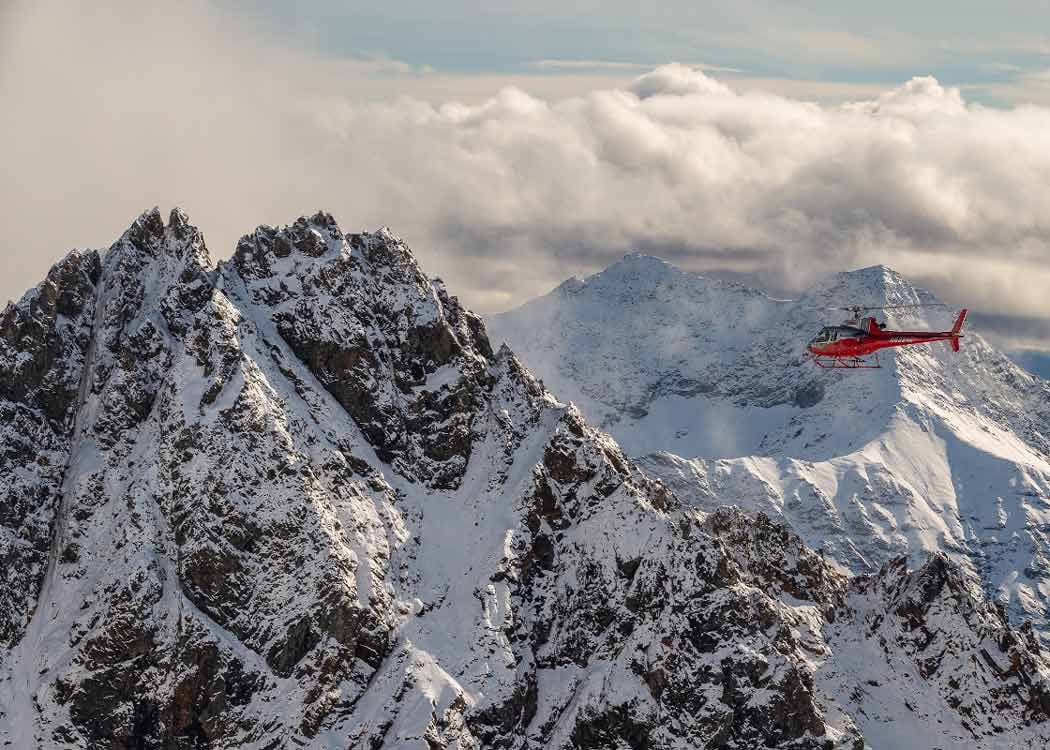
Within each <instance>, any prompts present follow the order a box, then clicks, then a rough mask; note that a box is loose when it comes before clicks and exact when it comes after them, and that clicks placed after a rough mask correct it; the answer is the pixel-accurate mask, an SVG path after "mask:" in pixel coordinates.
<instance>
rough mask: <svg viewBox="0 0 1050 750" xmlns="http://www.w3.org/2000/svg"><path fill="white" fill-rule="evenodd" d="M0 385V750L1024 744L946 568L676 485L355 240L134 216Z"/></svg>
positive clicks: (1036, 669)
mask: <svg viewBox="0 0 1050 750" xmlns="http://www.w3.org/2000/svg"><path fill="white" fill-rule="evenodd" d="M0 375H2V376H3V377H2V380H0V382H2V383H3V390H2V392H0V410H2V413H3V414H4V415H10V416H9V417H8V418H7V419H6V420H5V422H4V423H3V429H2V430H0V486H2V487H4V491H3V492H4V494H3V495H2V503H0V532H2V534H3V540H2V541H3V545H4V546H3V547H2V548H0V549H2V552H3V555H4V560H5V564H6V565H5V576H4V577H3V579H2V580H0V597H2V601H3V603H4V605H5V608H4V617H5V619H4V620H3V621H2V624H3V630H2V631H0V636H2V639H3V640H2V642H0V747H13V748H33V747H39V748H142V747H155V748H179V749H182V748H191V747H192V748H201V747H207V748H259V749H260V750H262V749H263V748H266V749H267V750H270V749H275V748H286V747H287V748H317V749H319V750H320V749H322V748H333V749H334V748H346V747H355V748H356V747H361V748H406V747H412V748H435V747H449V748H482V747H484V748H489V747H493V748H495V747H502V748H547V747H555V748H561V747H579V748H612V747H625V746H632V747H668V748H673V747H681V748H694V747H711V748H714V747H733V746H736V747H754V746H766V747H784V748H788V747H790V748H814V749H816V748H826V747H842V748H858V747H862V746H864V738H865V737H870V738H872V739H871V741H870V742H869V744H872V743H874V746H885V745H884V744H883V743H884V742H888V741H890V739H893V738H894V735H893V734H892V732H893V729H892V727H893V726H895V725H896V724H897V722H900V721H904V720H905V718H907V721H908V722H909V723H907V724H906V726H907V727H908V728H909V734H908V737H906V738H905V740H904V741H897V740H894V742H895V744H896V745H897V746H900V747H909V746H911V747H916V748H928V747H934V746H940V745H943V746H948V745H953V744H958V742H961V741H965V742H970V743H972V744H974V745H976V746H982V745H984V744H987V743H991V742H992V741H993V739H994V741H1005V742H1008V743H1014V744H1017V745H1020V746H1026V745H1034V746H1040V745H1043V744H1046V743H1047V742H1048V741H1050V661H1048V660H1047V658H1046V657H1045V656H1044V655H1042V654H1041V652H1040V651H1039V644H1038V643H1037V642H1036V641H1035V640H1034V638H1033V637H1032V636H1031V633H1030V631H1025V630H1016V629H1013V628H1011V627H1010V625H1009V624H1008V623H1007V621H1006V620H1005V618H1004V616H1003V614H1002V613H1001V612H1000V611H999V610H998V609H996V608H995V607H994V606H992V605H990V604H989V603H988V602H987V601H986V600H985V599H984V597H983V594H982V592H981V590H980V587H979V586H977V587H975V586H974V585H973V582H972V581H973V579H972V578H970V577H969V576H968V574H967V572H966V571H965V570H963V569H961V568H958V567H957V566H955V565H954V564H952V563H950V562H947V561H946V560H943V559H941V558H935V559H934V560H933V561H931V562H929V563H927V564H925V565H924V566H923V567H922V568H921V569H920V570H917V571H915V572H908V571H907V570H906V569H905V566H904V564H903V562H902V561H895V562H894V563H893V564H892V565H889V566H887V567H886V568H884V569H883V570H881V571H879V572H877V573H873V574H872V575H871V576H867V577H861V578H850V577H849V576H847V575H844V574H843V573H842V572H841V571H839V570H837V569H836V568H835V567H834V566H833V565H831V564H830V563H829V562H828V561H826V560H825V559H823V558H822V557H821V556H820V555H818V554H817V553H815V552H813V551H812V550H810V549H808V548H806V547H805V546H804V545H803V543H802V541H801V540H800V539H799V538H798V537H797V536H795V535H793V534H792V533H791V532H790V531H788V529H786V528H785V527H784V526H782V525H780V524H778V523H776V522H774V521H772V520H770V519H769V518H767V517H765V516H762V515H759V516H757V517H754V516H747V515H744V514H742V513H741V512H739V511H736V510H732V509H720V510H716V511H714V512H711V513H705V512H701V511H699V510H697V509H696V508H694V507H690V506H688V505H683V504H682V503H681V502H680V500H679V499H678V498H676V497H675V495H674V494H672V493H670V492H668V490H667V489H666V488H665V487H664V486H663V485H661V484H660V483H659V482H657V481H654V480H653V479H651V478H649V477H648V476H647V475H646V474H644V473H642V472H640V471H638V470H637V469H636V468H635V466H634V465H633V464H632V463H631V462H630V461H629V460H628V459H627V457H626V456H625V455H624V453H623V452H622V451H621V449H620V448H619V446H618V445H617V444H616V443H615V442H614V441H613V440H612V439H611V438H610V437H609V436H608V435H606V434H604V433H602V432H600V431H597V430H596V429H594V428H592V427H590V426H588V424H587V423H586V422H585V421H584V419H583V418H582V417H581V415H580V413H579V412H578V411H577V410H576V409H574V408H572V407H569V406H566V405H565V404H563V403H561V402H559V401H558V400H556V399H555V398H554V397H553V396H552V395H551V394H550V393H549V392H548V391H547V390H545V389H544V388H543V387H542V385H541V384H540V383H539V382H538V381H537V380H535V379H534V378H533V376H532V375H531V374H530V373H529V372H528V371H527V370H525V369H524V368H523V367H522V366H521V364H520V363H519V361H518V360H517V358H516V357H515V356H514V354H513V353H511V352H510V350H508V349H506V348H501V349H500V350H499V351H493V349H492V348H491V347H490V345H489V340H488V337H487V335H486V332H485V328H484V326H483V325H482V324H481V321H480V319H478V318H477V317H476V316H475V315H473V314H472V313H470V312H469V311H467V310H465V309H463V307H462V306H461V305H460V304H459V302H458V301H457V300H456V298H455V297H451V296H449V295H448V293H447V292H446V291H445V290H444V289H443V288H442V287H441V286H440V284H437V283H435V282H432V281H430V280H428V279H427V277H426V276H425V275H423V273H422V272H421V270H420V269H419V267H418V265H417V264H416V262H415V260H414V258H413V257H412V255H411V253H410V252H409V250H408V249H407V248H406V247H405V245H404V244H403V243H402V242H401V241H400V240H399V239H398V238H397V237H395V236H394V235H392V234H391V233H389V232H388V231H386V230H381V231H379V232H376V233H373V234H344V233H343V232H342V231H341V230H340V229H339V227H338V226H337V225H336V223H335V221H334V220H333V219H332V217H331V216H328V215H327V214H323V213H321V214H317V215H315V216H313V217H310V218H308V219H307V218H302V219H300V220H298V221H296V222H295V223H294V224H292V225H290V226H288V227H283V228H280V229H275V228H271V227H260V228H258V229H257V230H256V231H255V232H254V233H252V234H250V235H247V236H245V237H244V238H243V239H242V240H241V242H240V243H239V245H238V247H237V250H236V252H235V254H234V256H233V258H232V259H231V260H230V261H229V262H225V263H221V264H219V265H218V266H215V265H213V264H212V263H211V261H210V259H209V256H208V252H207V249H206V247H205V245H204V241H203V237H202V236H201V234H200V233H199V232H198V231H197V230H196V229H195V228H194V227H193V226H192V225H190V224H189V222H188V220H187V218H186V216H185V215H184V214H183V213H182V212H181V211H178V210H175V211H173V212H172V214H171V216H170V219H169V221H168V222H167V223H166V224H165V223H164V221H163V220H162V218H161V216H160V214H159V212H157V211H156V210H154V211H150V212H146V213H145V214H143V215H142V216H141V217H140V218H139V219H138V220H137V221H136V222H135V224H134V225H133V226H132V227H131V228H130V229H129V230H128V231H127V232H126V233H125V234H124V235H123V236H122V237H121V238H120V240H119V241H118V242H117V243H116V244H114V245H113V246H112V247H111V248H110V249H109V250H108V251H106V252H105V253H101V254H100V253H94V252H84V253H74V254H71V255H70V256H69V257H68V258H67V259H66V260H64V261H63V262H62V263H60V264H59V265H57V266H56V268H55V269H54V270H53V272H52V273H51V274H50V275H49V277H48V279H47V280H45V281H44V282H43V283H42V284H41V285H40V286H39V287H38V288H36V289H35V290H32V291H30V292H29V293H28V294H27V295H26V296H25V297H24V298H23V300H22V301H21V302H20V303H18V304H17V305H12V306H11V307H9V308H8V310H7V311H5V313H4V315H3V317H2V318H0ZM32 441H36V442H35V443H34V442H32ZM930 644H934V646H933V647H930ZM861 660H862V661H863V664H864V669H863V670H858V669H857V668H856V664H857V663H858V662H859V661H861ZM861 678H864V679H865V680H867V681H868V682H864V683H863V685H868V684H869V682H870V681H876V682H878V685H879V686H880V687H879V690H878V691H876V692H871V691H867V693H864V690H866V689H865V688H863V687H862V686H861V683H858V680H859V679H861ZM858 690H860V691H861V692H858ZM868 694H870V697H866V696H867V695H868ZM920 694H921V695H922V696H924V697H923V698H922V701H921V703H920V704H917V705H915V706H910V707H908V708H902V706H905V705H906V703H907V702H908V701H913V700H914V699H915V696H916V695H920ZM904 711H907V712H908V713H906V714H905V713H904ZM931 717H944V718H942V721H941V723H939V724H935V723H934V722H933V721H932V718H931ZM927 719H929V720H927ZM902 726H903V725H902ZM909 742H910V743H911V744H910V745H909V744H908V743H909ZM988 746H991V745H990V744H988Z"/></svg>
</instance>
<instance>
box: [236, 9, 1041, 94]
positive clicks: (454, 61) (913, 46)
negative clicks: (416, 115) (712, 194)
mask: <svg viewBox="0 0 1050 750" xmlns="http://www.w3.org/2000/svg"><path fill="white" fill-rule="evenodd" d="M225 1H226V3H227V6H228V7H229V8H231V9H234V10H235V11H236V12H238V13H240V14H242V15H243V16H245V17H250V18H251V19H252V20H253V21H260V20H261V21H263V22H264V23H272V24H273V25H274V26H275V27H276V28H279V29H280V30H281V31H280V33H281V34H282V35H284V36H285V38H286V39H287V40H288V41H289V42H290V43H294V44H299V45H303V46H305V47H309V48H311V49H313V50H317V51H322V52H323V53H324V54H327V55H331V56H333V57H340V56H384V57H389V58H392V59H396V60H401V61H404V62H407V63H410V64H412V65H416V66H429V67H431V68H433V69H435V70H437V71H440V72H455V73H507V74H512V73H522V72H534V71H535V70H536V67H535V64H534V63H535V62H536V61H537V60H544V59H553V60H584V61H586V60H592V61H611V62H623V63H637V64H639V65H657V64H660V63H664V62H668V61H670V60H676V61H680V62H686V63H694V64H706V65H711V66H717V67H723V68H734V69H737V70H739V71H740V73H737V74H733V73H723V76H724V77H727V78H732V77H733V76H734V75H736V76H744V77H757V78H763V79H765V78H777V79H794V80H813V81H824V82H838V83H872V82H877V83H883V82H900V81H903V80H907V79H908V78H911V77H912V76H914V75H919V74H926V75H934V76H935V77H937V78H938V79H939V80H940V81H941V82H942V83H945V84H949V85H955V86H963V87H966V88H969V87H973V89H972V93H971V95H970V96H969V98H970V99H971V100H984V101H987V102H989V103H1005V102H1010V101H1014V100H1016V99H1017V97H1018V92H1017V91H1015V90H1013V89H1007V88H1006V87H1005V84H1015V83H1022V82H1023V83H1032V81H1031V77H1032V76H1038V75H1039V74H1042V73H1044V72H1046V71H1047V70H1050V32H1048V30H1050V3H1036V2H1017V1H1016V0H1006V1H1003V2H988V1H987V0H980V1H978V0H956V1H955V2H947V1H945V0H935V1H932V2H903V1H902V0H886V1H885V2H880V3H869V2H830V1H819V2H818V1H816V0H808V1H806V2H790V3H787V2H761V1H758V0H736V2H731V3H726V2H717V3H715V2H706V1H700V2H696V1H689V0H665V1H664V2H648V3H637V2H624V1H623V0H610V1H609V2H596V1H593V0H568V1H567V2H550V1H548V0H536V1H534V2H528V3H522V2H501V3H488V4H484V5H482V4H479V3H474V2H462V1H461V0H451V1H448V2H440V3H433V2H406V1H403V0H402V1H401V2H388V3H381V4H380V3H372V2H359V1H357V0H352V1H351V2H334V1H332V0H312V1H310V2H303V3H294V4H293V3H285V2H273V1H272V0H271V1H270V2H264V3H258V2H247V1H246V0H225ZM545 70H546V71H547V72H548V73H551V74H554V73H555V72H556V69H555V68H552V67H548V68H546V69H545ZM574 72H577V71H574Z"/></svg>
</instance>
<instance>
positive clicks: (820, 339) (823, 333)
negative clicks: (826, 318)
mask: <svg viewBox="0 0 1050 750" xmlns="http://www.w3.org/2000/svg"><path fill="white" fill-rule="evenodd" d="M834 332H835V329H834V328H832V327H830V326H829V327H825V328H821V329H820V333H818V334H817V335H816V336H814V337H813V340H812V341H810V342H809V343H811V344H823V343H825V342H827V341H832V340H833V338H832V335H833V334H834Z"/></svg>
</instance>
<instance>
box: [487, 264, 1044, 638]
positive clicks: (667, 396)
mask: <svg viewBox="0 0 1050 750" xmlns="http://www.w3.org/2000/svg"><path fill="white" fill-rule="evenodd" d="M937 303H938V301H937V300H936V299H935V298H934V297H933V296H932V295H931V294H929V293H928V292H926V291H925V290H922V289H919V288H916V287H915V286H913V285H912V284H910V283H908V281H907V280H906V279H904V278H903V277H901V276H900V275H899V274H897V273H895V272H894V271H893V270H891V269H889V268H886V267H884V266H874V267H871V268H864V269H860V270H858V271H853V272H850V273H843V274H839V275H836V276H833V277H831V278H829V279H827V280H826V282H825V283H823V284H821V285H820V286H819V287H817V288H815V289H814V290H812V291H811V292H809V293H807V294H804V295H802V296H800V297H799V298H798V299H795V300H779V299H773V298H770V297H769V296H767V295H766V294H764V293H763V292H761V291H759V290H757V289H752V288H748V287H746V286H742V285H740V284H735V283H729V282H725V281H719V280H713V279H708V278H704V277H702V276H698V275H695V274H691V273H687V272H684V271H682V270H680V269H677V268H675V267H674V266H672V265H670V264H668V263H665V262H664V261H661V260H658V259H656V258H652V257H647V256H641V255H629V256H627V257H625V258H624V259H623V260H622V261H620V262H619V263H616V264H615V265H613V266H611V267H610V268H607V269H606V270H604V271H602V272H601V273H598V274H596V275H594V276H591V277H589V278H587V279H584V280H578V279H570V280H569V281H567V282H565V283H564V284H562V285H561V286H559V287H558V288H557V289H555V290H554V291H553V292H551V293H550V294H548V295H546V296H544V297H540V298H538V299H535V300H533V301H531V302H528V303H527V304H525V305H523V306H522V307H520V308H518V309H516V310H514V311H511V312H509V313H505V314H503V315H496V316H493V317H492V318H491V319H490V320H489V328H490V331H491V332H492V336H493V338H494V339H495V340H505V341H506V342H507V343H508V344H509V345H510V346H511V348H512V349H513V350H514V351H515V352H516V353H517V354H518V356H519V357H521V359H522V360H523V362H524V363H525V364H526V366H527V367H529V368H530V369H531V370H532V371H533V372H534V373H536V374H537V375H538V376H539V377H541V378H542V379H543V381H544V383H545V384H546V385H547V386H548V387H549V388H551V389H552V390H553V391H554V392H556V393H558V394H559V395H560V397H561V398H566V399H569V400H571V401H572V402H574V403H576V404H577V405H578V406H579V407H580V409H581V410H582V412H583V414H584V415H585V416H586V417H587V418H588V419H590V420H592V421H594V422H595V423H596V424H598V425H600V426H602V427H603V428H605V429H608V430H609V431H610V432H611V433H612V435H613V436H614V437H616V439H617V440H618V441H619V442H620V444H621V445H623V446H624V448H625V449H626V450H627V451H628V453H630V454H631V455H633V456H635V457H636V458H638V459H639V460H640V462H641V464H642V465H643V466H644V467H645V468H646V470H647V471H649V472H650V473H651V474H653V475H654V476H658V477H660V478H661V479H662V480H663V481H664V482H665V483H666V484H667V485H668V486H669V487H671V488H672V489H674V490H675V491H676V492H677V493H678V494H679V495H680V496H681V497H683V498H685V499H688V500H689V501H690V502H692V503H693V504H694V505H695V506H696V507H699V508H704V509H712V508H715V507H719V506H721V505H724V504H735V505H739V506H741V507H742V508H745V509H746V510H748V511H759V510H760V511H763V512H765V513H767V514H769V515H770V516H771V517H773V518H776V519H779V520H782V521H784V522H786V523H788V524H789V525H790V526H791V527H792V528H794V529H796V530H797V531H798V532H799V533H800V534H801V535H802V538H803V539H804V540H805V542H806V543H807V544H808V545H810V546H811V547H813V548H815V549H821V550H822V551H823V553H824V554H826V555H827V556H828V557H829V558H830V559H833V560H835V561H836V562H838V563H839V564H841V565H842V566H843V568H845V569H847V570H850V571H853V572H855V573H862V572H870V571H873V570H876V569H877V568H878V567H879V566H881V565H883V564H884V563H886V562H887V561H888V560H890V559H892V558H893V557H895V556H897V555H900V554H907V555H909V556H910V557H909V559H910V560H911V561H912V563H913V564H919V563H920V562H921V561H922V560H924V559H925V557H926V555H927V554H928V553H930V552H934V551H943V552H945V553H947V554H948V555H949V556H951V558H952V559H953V560H955V561H956V562H958V563H959V564H960V565H962V566H963V567H964V568H965V569H966V570H968V571H969V572H971V573H973V574H975V575H976V576H977V577H978V578H979V580H981V581H982V582H983V586H984V590H985V592H986V594H987V595H988V596H990V597H992V598H993V599H995V600H996V601H998V602H1000V603H1002V604H1003V605H1004V606H1005V607H1006V608H1007V610H1008V611H1009V612H1010V614H1011V617H1012V618H1013V619H1014V620H1015V622H1018V623H1020V622H1022V621H1024V620H1025V619H1030V620H1032V621H1033V622H1034V623H1035V624H1036V626H1037V627H1038V628H1039V629H1041V630H1043V631H1044V632H1045V631H1046V629H1047V627H1048V624H1050V610H1048V602H1050V598H1048V597H1050V559H1048V556H1050V536H1048V534H1050V385H1048V384H1047V382H1046V381H1043V380H1041V379H1039V378H1036V377H1033V376H1032V375H1031V374H1030V373H1028V372H1027V371H1025V370H1023V369H1021V368H1020V367H1018V366H1016V365H1015V364H1014V363H1013V362H1012V361H1011V360H1010V359H1009V358H1008V357H1006V356H1005V355H1004V354H1003V353H1001V352H999V351H997V350H995V349H994V348H993V347H991V346H990V345H989V344H988V343H987V342H986V341H985V340H984V339H983V338H982V337H981V336H980V334H979V332H977V331H974V330H972V329H971V330H967V331H966V332H965V333H966V338H965V339H964V342H963V351H962V352H961V353H960V354H959V355H953V354H952V352H951V351H950V350H949V348H948V347H947V346H946V345H944V344H935V345H930V346H925V347H909V348H907V349H901V350H897V351H896V353H894V352H892V351H891V352H888V353H886V354H884V355H883V357H882V362H883V368H882V369H880V370H862V371H826V370H821V369H819V368H817V367H816V366H815V365H814V364H813V363H812V362H811V361H810V360H809V359H808V358H807V356H806V354H805V344H806V342H807V341H808V340H809V339H810V338H811V337H812V336H813V334H814V333H815V332H816V331H818V330H819V329H820V327H821V326H822V325H825V324H827V323H837V322H838V321H839V320H841V319H842V318H844V317H846V313H844V312H842V311H841V310H839V309H837V308H839V307H840V306H844V305H849V304H860V305H912V304H927V305H936V304H937ZM888 312H889V323H890V325H891V327H904V328H916V329H923V328H937V329H944V328H946V327H948V326H949V325H950V321H951V319H952V313H953V311H952V310H949V309H947V308H946V307H937V306H931V307H925V308H914V309H909V310H891V311H888Z"/></svg>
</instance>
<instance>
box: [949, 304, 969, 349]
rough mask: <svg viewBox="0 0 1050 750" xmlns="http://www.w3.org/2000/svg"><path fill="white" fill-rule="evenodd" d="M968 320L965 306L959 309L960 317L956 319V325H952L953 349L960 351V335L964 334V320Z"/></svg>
mask: <svg viewBox="0 0 1050 750" xmlns="http://www.w3.org/2000/svg"><path fill="white" fill-rule="evenodd" d="M964 320H966V308H965V307H964V308H963V309H962V310H960V311H959V317H957V318H956V319H955V325H953V326H952V338H951V342H952V351H953V352H957V351H959V337H960V336H962V333H961V331H962V327H963V321H964Z"/></svg>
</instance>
